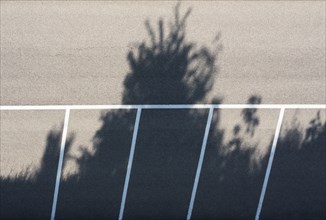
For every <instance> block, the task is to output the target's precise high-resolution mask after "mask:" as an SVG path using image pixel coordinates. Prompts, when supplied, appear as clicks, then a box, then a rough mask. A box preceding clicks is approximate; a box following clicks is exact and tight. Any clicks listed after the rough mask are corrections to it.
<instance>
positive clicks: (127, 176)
mask: <svg viewBox="0 0 326 220" xmlns="http://www.w3.org/2000/svg"><path fill="white" fill-rule="evenodd" d="M140 115H141V108H138V110H137V115H136V121H135V126H134V133H133V135H132V142H131V149H130V154H129V161H128V167H127V173H126V180H125V184H124V188H123V194H122V201H121V206H120V213H119V220H122V218H123V212H124V209H125V205H126V198H127V192H128V185H129V179H130V173H131V168H132V162H133V159H134V154H135V147H136V140H137V133H138V128H139V121H140Z"/></svg>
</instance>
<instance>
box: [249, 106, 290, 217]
mask: <svg viewBox="0 0 326 220" xmlns="http://www.w3.org/2000/svg"><path fill="white" fill-rule="evenodd" d="M284 110H285V109H284V108H281V110H280V115H279V118H278V122H277V126H276V131H275V135H274V140H273V144H272V149H271V154H270V156H269V160H268V165H267V169H266V173H265V178H264V183H263V188H262V190H261V193H260V198H259V203H258V207H257V212H256V217H255V220H259V216H260V213H261V209H262V206H263V202H264V198H265V193H266V188H267V184H268V179H269V175H270V173H271V169H272V164H273V159H274V155H275V150H276V145H277V140H278V137H279V135H280V131H281V126H282V121H283V116H284Z"/></svg>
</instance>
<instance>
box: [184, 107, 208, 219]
mask: <svg viewBox="0 0 326 220" xmlns="http://www.w3.org/2000/svg"><path fill="white" fill-rule="evenodd" d="M213 111H214V108H210V109H209V113H208V118H207V123H206V128H205V134H204V138H203V143H202V146H201V152H200V156H199V161H198V166H197V171H196V176H195V181H194V186H193V189H192V193H191V199H190V204H189V209H188V215H187V220H190V219H191V214H192V209H193V207H194V202H195V198H196V192H197V188H198V182H199V178H200V173H201V168H202V165H203V161H204V156H205V151H206V145H207V140H208V134H209V129H210V127H211V122H212V118H213Z"/></svg>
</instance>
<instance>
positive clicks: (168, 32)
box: [1, 4, 325, 219]
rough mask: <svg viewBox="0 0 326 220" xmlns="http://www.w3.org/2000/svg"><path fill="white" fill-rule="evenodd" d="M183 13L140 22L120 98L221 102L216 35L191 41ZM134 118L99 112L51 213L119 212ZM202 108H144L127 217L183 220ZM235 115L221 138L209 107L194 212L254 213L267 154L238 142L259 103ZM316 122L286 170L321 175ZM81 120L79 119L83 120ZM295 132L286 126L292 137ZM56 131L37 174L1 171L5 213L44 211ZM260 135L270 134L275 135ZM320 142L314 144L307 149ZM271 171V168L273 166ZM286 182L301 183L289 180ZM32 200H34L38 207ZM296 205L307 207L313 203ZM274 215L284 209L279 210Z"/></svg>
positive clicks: (103, 215) (217, 215) (252, 125)
mask: <svg viewBox="0 0 326 220" xmlns="http://www.w3.org/2000/svg"><path fill="white" fill-rule="evenodd" d="M189 15H190V10H187V11H186V13H185V14H184V15H182V14H180V5H179V4H178V5H177V6H176V8H175V15H174V20H173V22H172V23H169V24H166V23H164V21H163V19H160V20H159V21H158V25H157V26H158V31H155V30H154V28H153V27H152V25H151V24H150V22H149V21H147V22H145V25H146V29H147V31H148V34H149V38H150V42H149V43H147V42H145V41H144V42H141V43H140V44H139V45H138V46H137V47H136V48H134V49H131V51H130V52H129V53H128V56H127V60H128V63H129V66H130V72H129V73H128V74H127V77H126V79H125V81H124V94H123V100H122V103H123V104H194V103H220V102H221V99H219V98H214V99H212V100H209V99H208V98H207V97H208V94H209V92H210V91H211V90H212V86H213V84H214V79H215V75H216V74H217V73H218V59H217V58H218V54H219V52H220V50H221V46H220V44H219V41H218V40H219V35H218V36H217V37H216V38H215V41H214V45H215V46H214V45H213V46H212V48H213V49H211V48H210V47H207V46H198V45H196V44H195V43H192V42H189V41H188V40H187V39H186V21H187V18H188V16H189ZM248 103H250V104H260V103H261V97H259V96H252V97H250V98H249V100H248ZM135 116H136V111H135V110H114V111H106V112H103V114H102V116H101V118H100V120H101V123H102V125H101V127H100V129H99V130H97V131H96V132H95V135H94V138H93V148H94V149H95V152H94V153H91V152H89V151H87V150H85V149H86V148H81V149H84V150H82V154H81V155H82V156H81V157H78V158H75V162H76V163H77V165H78V169H79V172H78V173H77V174H74V175H71V176H69V177H68V178H67V179H62V181H61V185H60V192H59V198H58V206H57V212H56V218H57V219H117V218H118V215H119V210H120V204H121V198H122V192H123V186H124V181H125V177H126V170H127V164H128V158H129V153H130V146H131V141H132V134H133V130H134V123H135ZM207 116H208V110H207V109H201V110H189V109H180V110H143V111H142V114H141V119H140V124H139V131H138V136H137V143H136V150H135V156H134V160H133V167H132V172H131V177H130V182H129V189H128V194H127V199H126V207H125V212H124V218H125V219H185V218H186V216H187V211H188V207H189V202H190V198H191V193H192V187H193V184H194V178H195V174H196V169H197V165H198V160H199V155H200V150H201V145H202V141H203V136H204V131H205V126H206V122H207ZM241 116H242V118H243V123H244V124H245V127H243V126H241V125H239V124H235V126H234V129H233V131H234V132H233V138H232V139H231V140H230V141H228V142H227V143H226V144H225V141H224V136H225V134H224V132H225V131H224V129H223V128H221V127H220V120H221V118H220V112H219V110H217V109H216V110H215V111H214V116H213V121H212V126H211V129H210V132H209V139H208V144H207V149H206V154H205V160H204V164H203V168H202V173H201V177H200V182H199V186H198V191H197V197H196V200H195V205H194V211H193V218H194V219H253V218H254V215H255V212H256V208H257V205H258V200H259V195H260V191H261V187H262V183H263V178H264V175H265V170H266V164H267V160H268V157H269V154H266V155H265V156H264V158H262V159H261V161H260V164H254V165H253V164H252V156H253V155H254V154H255V149H257V147H258V146H254V147H252V148H243V147H242V146H243V145H245V144H247V142H245V139H246V138H250V137H253V136H254V134H255V131H256V129H258V127H259V124H260V119H259V117H258V116H257V109H245V110H243V111H242V113H241ZM317 121H318V120H317ZM317 121H316V122H315V123H317V124H318V126H317V127H316V126H315V124H313V125H312V126H311V127H309V128H308V129H307V131H306V133H305V134H306V136H305V138H304V139H305V140H304V141H303V142H302V143H301V142H297V143H300V144H294V147H292V148H291V152H290V153H294V154H295V155H296V157H299V159H296V160H295V161H293V166H289V165H288V164H287V163H285V166H286V167H285V168H283V167H282V169H289V172H290V171H291V172H293V171H292V170H293V169H294V170H296V167H297V166H299V167H300V169H301V170H303V171H302V172H310V171H306V169H307V167H311V168H309V169H311V173H309V174H307V175H316V172H317V174H318V173H319V172H321V171H322V170H321V169H325V166H324V167H323V168H318V170H317V171H316V170H315V169H317V168H316V167H319V166H320V165H322V164H324V162H325V154H324V152H325V124H324V125H323V130H321V131H320V128H319V127H320V126H321V125H320V124H319V123H320V122H317ZM87 126H88V125H87V124H85V127H87ZM314 126H315V127H314ZM316 131H318V132H317V133H316ZM291 132H292V131H287V133H289V135H290V133H291ZM243 134H245V135H243ZM300 135H301V136H302V135H304V134H303V133H300V134H299V136H295V135H294V136H293V135H290V136H291V137H292V136H293V137H292V138H293V139H288V138H289V137H288V138H285V139H284V138H283V139H282V140H281V141H280V145H284V146H287V145H288V143H286V142H285V140H287V139H288V141H289V142H291V143H296V141H297V139H298V138H299V137H301V136H300ZM60 136H61V132H58V133H55V132H50V133H49V136H48V140H47V143H48V144H47V150H46V152H45V154H44V158H43V160H42V161H43V162H42V167H41V169H40V171H39V173H38V174H37V175H36V181H32V180H29V179H27V178H26V175H25V174H22V175H19V176H17V177H16V178H10V179H9V178H8V179H7V178H5V179H1V217H2V216H3V218H9V217H10V218H21V217H22V216H23V217H29V218H48V217H49V216H50V213H51V205H52V198H53V191H54V182H55V173H56V170H53V168H52V167H54V168H55V169H56V167H57V166H56V164H57V161H58V153H59V145H60V140H61V139H60ZM266 138H268V139H271V140H272V137H266ZM71 143H72V138H70V139H69V140H68V142H67V145H66V149H65V150H66V152H65V161H67V160H68V159H70V158H69V155H70V154H69V152H70V150H71V146H72V145H71ZM298 146H300V147H298ZM279 148H282V147H278V150H279ZM317 148H318V149H320V150H316V151H315V150H311V149H317ZM284 149H287V147H284ZM321 151H323V154H321ZM279 154H280V152H277V155H276V158H275V161H274V165H275V164H278V163H279V165H278V166H280V167H281V166H282V159H280V158H278V155H279ZM282 154H283V153H282ZM284 154H288V152H285V153H284ZM315 157H316V158H315ZM307 158H310V159H311V160H312V159H314V160H317V161H319V162H317V164H315V162H311V164H307V163H310V162H307V163H306V160H307ZM277 160H279V161H277ZM287 160H288V159H287ZM293 160H294V159H293ZM314 160H313V161H314ZM307 161H308V160H307ZM297 163H299V164H298V165H297ZM53 164H55V166H53ZM283 164H284V163H283ZM324 165H325V164H324ZM277 169H278V168H277V167H276V168H275V170H277ZM309 169H308V170H309ZM273 170H274V168H273ZM312 173H313V174H312ZM273 178H274V177H272V179H273ZM300 178H306V177H300ZM316 178H317V181H319V182H318V184H317V183H314V182H312V183H311V184H312V188H313V189H320V188H322V189H323V190H324V192H325V186H322V185H321V184H322V183H325V172H323V175H320V177H316ZM318 178H320V179H318ZM272 179H271V182H273V180H272ZM278 180H279V183H274V184H276V186H273V184H271V189H273V187H274V188H275V187H276V188H277V190H280V189H278V188H282V187H284V185H282V184H285V183H284V178H280V179H277V180H276V182H277V181H278ZM301 180H302V179H301ZM301 180H299V179H298V180H296V181H301ZM291 181H292V180H291ZM291 181H290V182H291ZM274 182H275V181H274ZM277 184H279V185H277ZM291 184H294V185H299V184H297V182H293V181H292V182H291ZM314 184H315V185H314ZM286 187H287V186H286ZM318 187H319V188H318ZM303 188H304V187H303ZM282 189H283V188H282ZM300 190H302V189H301V188H300V189H299V191H300ZM43 192H47V193H43ZM300 192H302V191H300ZM296 193H297V194H299V193H298V192H296ZM303 193H304V192H303ZM321 195H325V193H324V194H321ZM268 196H269V194H268V195H267V197H268ZM270 196H272V195H270ZM278 196H281V195H277V196H276V197H275V198H276V200H273V201H272V203H273V204H274V203H275V201H276V202H278V199H277V198H279V197H278ZM45 197H46V198H47V199H45ZM48 198H49V199H48ZM272 198H273V197H272ZM307 199H308V200H307V201H310V202H311V203H318V205H316V206H314V207H315V209H313V210H315V212H314V213H315V214H316V215H319V213H321V212H324V211H325V209H324V208H322V207H321V206H320V205H319V203H320V202H323V203H321V204H325V200H323V199H322V198H321V196H320V195H319V196H317V195H316V197H315V196H314V195H313V196H310V197H309V196H308V197H307ZM17 201H23V202H22V204H23V205H21V207H22V208H20V206H19V209H21V210H19V211H17V210H16V209H13V207H17ZM47 201H48V202H47ZM35 202H39V203H40V204H37V205H35ZM14 203H15V204H14ZM297 203H298V201H297V200H296V197H293V199H292V200H290V204H293V206H294V207H297V205H296V204H297ZM266 204H267V205H266V206H265V205H264V209H265V207H267V208H266V210H272V211H270V212H268V213H267V212H266V213H267V214H266V216H267V217H269V216H270V217H271V218H273V217H274V216H275V217H277V218H282V217H283V214H282V212H280V210H282V209H274V208H275V207H272V208H268V201H267V199H266ZM290 206H291V205H290ZM298 207H300V208H302V206H298ZM309 207H310V206H309ZM316 207H317V208H316ZM264 209H263V211H264ZM287 210H289V209H287ZM301 210H302V212H305V213H306V211H310V210H312V209H304V208H302V209H301ZM276 213H280V216H281V217H280V216H276ZM305 213H303V214H305Z"/></svg>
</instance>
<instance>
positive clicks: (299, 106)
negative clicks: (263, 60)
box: [0, 104, 326, 110]
mask: <svg viewBox="0 0 326 220" xmlns="http://www.w3.org/2000/svg"><path fill="white" fill-rule="evenodd" d="M68 108H69V109H79V110H87V109H138V108H142V109H201V108H218V109H244V108H257V109H280V108H286V109H326V104H193V105H191V104H189V105H188V104H185V105H179V104H176V105H175V104H173V105H172V104H171V105H170V104H162V105H3V106H0V110H65V109H68Z"/></svg>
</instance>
